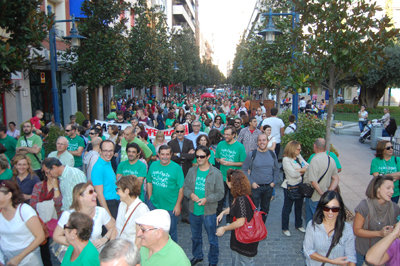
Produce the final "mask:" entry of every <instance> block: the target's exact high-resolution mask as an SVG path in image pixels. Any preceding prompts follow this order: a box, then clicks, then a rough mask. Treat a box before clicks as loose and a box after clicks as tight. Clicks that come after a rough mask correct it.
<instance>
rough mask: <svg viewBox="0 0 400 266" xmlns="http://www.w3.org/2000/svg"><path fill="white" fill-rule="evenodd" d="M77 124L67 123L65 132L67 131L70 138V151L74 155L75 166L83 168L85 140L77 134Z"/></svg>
mask: <svg viewBox="0 0 400 266" xmlns="http://www.w3.org/2000/svg"><path fill="white" fill-rule="evenodd" d="M76 130H77V128H76V126H75V125H71V124H69V125H67V126H66V127H65V133H67V136H66V138H67V140H68V151H69V153H71V154H72V155H73V156H74V161H75V163H74V167H76V168H78V169H80V170H83V167H82V166H83V162H82V153H83V150H84V149H85V141H84V140H83V138H82V137H81V136H79V135H78V134H76Z"/></svg>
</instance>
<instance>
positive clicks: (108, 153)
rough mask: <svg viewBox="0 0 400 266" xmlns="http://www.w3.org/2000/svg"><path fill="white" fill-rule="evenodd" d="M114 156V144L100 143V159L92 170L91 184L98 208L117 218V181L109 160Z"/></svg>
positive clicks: (108, 142) (107, 141)
mask: <svg viewBox="0 0 400 266" xmlns="http://www.w3.org/2000/svg"><path fill="white" fill-rule="evenodd" d="M113 156H114V143H113V142H112V141H111V140H103V141H102V142H101V143H100V158H98V159H97V162H96V164H95V165H94V166H93V170H92V174H91V176H92V183H93V186H94V189H95V190H96V193H97V199H98V201H99V203H100V206H101V207H103V208H104V209H106V211H107V212H108V213H109V214H110V215H111V216H112V217H114V219H116V218H117V214H118V205H119V196H118V195H117V191H116V189H117V185H116V184H115V182H116V181H117V179H116V176H115V173H114V170H113V168H112V165H111V159H112V157H113Z"/></svg>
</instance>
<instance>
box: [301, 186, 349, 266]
mask: <svg viewBox="0 0 400 266" xmlns="http://www.w3.org/2000/svg"><path fill="white" fill-rule="evenodd" d="M345 221H346V211H345V208H344V203H343V200H342V197H341V196H340V194H339V193H338V192H336V191H331V190H328V191H326V192H325V193H324V194H322V196H321V199H320V200H319V202H318V206H317V209H316V211H315V214H314V217H313V219H312V221H310V222H309V223H308V225H307V230H306V234H305V237H304V242H303V250H304V255H305V256H306V264H307V265H315V266H317V265H318V266H319V265H321V263H322V265H338V264H339V265H355V264H356V262H357V260H356V251H355V248H354V234H353V230H352V228H351V225H350V224H348V223H346V222H345Z"/></svg>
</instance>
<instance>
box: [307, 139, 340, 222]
mask: <svg viewBox="0 0 400 266" xmlns="http://www.w3.org/2000/svg"><path fill="white" fill-rule="evenodd" d="M314 152H315V156H314V158H313V159H312V160H311V162H310V165H309V166H308V168H307V170H306V172H305V174H304V183H310V184H311V185H312V186H313V188H314V189H315V190H314V193H313V194H312V197H311V198H306V204H305V207H306V224H308V222H309V221H311V220H312V217H313V215H314V213H315V210H316V209H317V205H318V202H319V200H320V198H321V196H322V194H324V192H325V191H327V190H335V189H336V188H337V186H338V184H339V176H338V172H337V168H336V163H335V161H334V160H333V159H332V157H330V156H329V155H327V154H326V152H325V140H324V139H322V138H318V139H317V140H316V141H315V142H314ZM319 179H321V181H320V182H318V180H319Z"/></svg>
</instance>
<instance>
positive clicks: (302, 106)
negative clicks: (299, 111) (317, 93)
mask: <svg viewBox="0 0 400 266" xmlns="http://www.w3.org/2000/svg"><path fill="white" fill-rule="evenodd" d="M306 105H307V103H306V101H305V100H300V102H299V108H306Z"/></svg>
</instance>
